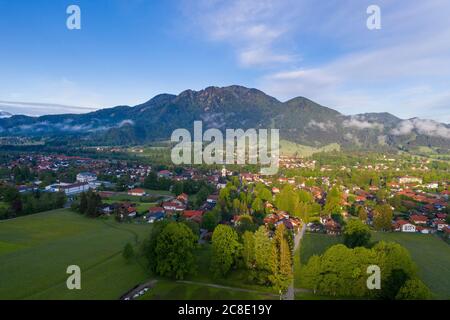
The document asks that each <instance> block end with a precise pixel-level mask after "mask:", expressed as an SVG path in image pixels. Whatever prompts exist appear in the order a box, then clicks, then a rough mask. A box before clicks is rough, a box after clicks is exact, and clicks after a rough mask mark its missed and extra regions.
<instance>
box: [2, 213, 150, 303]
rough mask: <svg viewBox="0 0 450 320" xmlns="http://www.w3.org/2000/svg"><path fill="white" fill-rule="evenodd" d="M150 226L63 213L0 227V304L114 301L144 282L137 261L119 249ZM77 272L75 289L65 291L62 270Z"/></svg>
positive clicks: (140, 236) (32, 216)
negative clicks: (15, 301) (74, 267)
mask: <svg viewBox="0 0 450 320" xmlns="http://www.w3.org/2000/svg"><path fill="white" fill-rule="evenodd" d="M150 228H151V226H150V225H147V224H144V225H136V224H119V223H116V222H115V221H113V219H108V220H106V219H95V220H94V219H90V218H86V217H84V216H81V215H79V214H77V213H73V212H71V211H69V210H67V209H60V210H55V211H49V212H44V213H40V214H35V215H31V216H26V217H21V218H17V219H13V220H7V221H2V222H0V266H1V271H0V299H117V298H119V297H120V296H121V295H122V294H123V293H124V292H126V291H127V290H129V289H130V288H132V287H133V286H135V285H136V284H138V283H141V282H143V281H145V280H146V279H148V277H149V275H148V274H147V272H146V271H145V268H144V264H143V262H142V261H133V262H130V263H127V262H126V261H125V260H124V259H123V257H122V249H123V247H124V245H125V244H126V243H127V242H130V243H132V244H134V245H137V244H138V243H139V242H140V241H141V240H142V239H143V238H144V237H145V236H146V234H148V233H149V231H150ZM69 265H78V266H79V267H80V268H81V287H82V288H81V290H68V289H67V287H66V280H67V277H68V276H69V275H68V274H66V269H67V267H68V266H69Z"/></svg>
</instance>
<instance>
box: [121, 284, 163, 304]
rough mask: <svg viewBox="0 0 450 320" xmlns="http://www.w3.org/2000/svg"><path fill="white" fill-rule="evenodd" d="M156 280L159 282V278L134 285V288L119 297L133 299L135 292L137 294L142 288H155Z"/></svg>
mask: <svg viewBox="0 0 450 320" xmlns="http://www.w3.org/2000/svg"><path fill="white" fill-rule="evenodd" d="M156 282H158V280H151V281H149V282H146V283H143V284H140V285H138V286H136V287H134V288H133V289H131V290H130V291H128V292H127V293H125V294H124V295H123V296H121V297H120V298H119V299H120V300H133V296H134V295H135V294H137V293H138V292H140V291H141V290H144V289H145V288H148V289H151V288H153V287H154V286H155V284H156Z"/></svg>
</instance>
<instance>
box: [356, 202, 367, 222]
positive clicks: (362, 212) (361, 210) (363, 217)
mask: <svg viewBox="0 0 450 320" xmlns="http://www.w3.org/2000/svg"><path fill="white" fill-rule="evenodd" d="M357 214H358V218H359V219H360V220H361V221H362V222H364V223H366V222H367V211H366V209H364V207H363V206H360V207H358V210H357Z"/></svg>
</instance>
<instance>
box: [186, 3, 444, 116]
mask: <svg viewBox="0 0 450 320" xmlns="http://www.w3.org/2000/svg"><path fill="white" fill-rule="evenodd" d="M195 3H196V2H195V1H194V2H192V1H189V4H190V6H191V7H192V8H191V10H190V11H189V13H193V12H195V13H194V14H192V17H193V19H196V20H198V21H199V22H198V23H197V24H198V25H200V26H201V30H203V32H204V34H206V35H207V36H208V37H209V39H212V40H215V41H222V42H224V43H227V44H229V45H230V46H231V47H232V48H233V49H234V50H235V52H236V55H237V57H238V59H239V63H240V65H242V66H245V67H260V66H265V67H270V68H271V69H272V71H270V72H268V71H267V73H266V74H263V75H261V76H259V78H258V79H257V80H256V83H255V84H252V85H254V86H257V87H259V88H261V89H262V90H264V91H266V92H267V93H268V94H271V95H274V96H275V97H277V98H279V99H282V100H287V99H290V98H292V97H296V96H300V95H301V96H306V97H308V98H311V99H313V100H316V101H317V102H319V103H321V104H323V105H327V106H329V107H332V108H335V109H338V110H340V111H342V112H344V113H347V114H355V113H362V112H382V111H389V112H394V113H395V114H396V115H398V116H400V117H403V118H411V117H415V116H421V117H426V118H434V119H436V120H438V119H439V120H441V121H450V113H449V111H448V110H450V108H449V104H450V95H449V94H446V93H447V92H448V87H450V80H449V74H450V41H448V39H450V20H449V19H448V12H450V2H448V1H442V0H429V1H415V2H411V1H406V0H400V1H395V2H393V1H388V0H379V1H377V3H376V4H377V5H379V6H380V7H381V16H382V29H381V30H376V31H370V30H368V29H367V27H366V19H367V17H368V15H367V13H366V9H367V7H368V6H369V5H371V4H373V3H372V1H369V0H361V1H357V2H356V1H326V2H325V1H320V2H318V1H313V0H302V1H293V0H285V1H283V0H276V1H275V0H273V1H272V0H262V1H260V0H243V1H238V0H226V1H225V0H215V1H200V2H199V3H200V4H199V5H196V4H195ZM300 57H301V59H300ZM424 86H425V87H428V89H429V90H428V91H425V92H424V91H421V90H416V89H417V88H420V87H424Z"/></svg>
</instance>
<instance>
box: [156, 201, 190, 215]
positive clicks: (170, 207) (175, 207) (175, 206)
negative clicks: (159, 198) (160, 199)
mask: <svg viewBox="0 0 450 320" xmlns="http://www.w3.org/2000/svg"><path fill="white" fill-rule="evenodd" d="M162 207H163V208H164V210H166V211H178V212H181V211H183V210H184V209H185V206H183V205H181V204H179V203H177V202H173V201H171V202H164V203H163V204H162Z"/></svg>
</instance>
